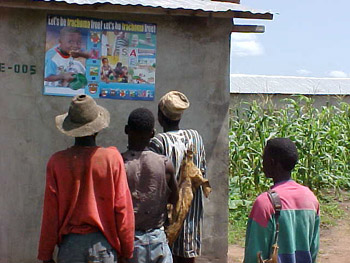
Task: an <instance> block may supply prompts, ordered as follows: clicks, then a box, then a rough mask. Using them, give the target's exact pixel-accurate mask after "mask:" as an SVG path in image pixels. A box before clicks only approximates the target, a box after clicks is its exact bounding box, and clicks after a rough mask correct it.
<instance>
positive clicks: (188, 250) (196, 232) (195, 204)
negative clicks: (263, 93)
mask: <svg viewBox="0 0 350 263" xmlns="http://www.w3.org/2000/svg"><path fill="white" fill-rule="evenodd" d="M150 149H151V150H152V151H154V152H156V153H159V154H163V155H165V156H167V157H168V158H169V159H170V160H172V162H173V165H174V168H175V175H176V178H177V179H178V178H179V176H180V167H181V162H182V160H183V158H184V155H185V153H186V152H187V150H188V149H191V150H193V152H194V154H193V162H194V164H195V165H196V166H197V167H198V168H199V169H201V171H202V173H203V177H206V161H205V150H204V145H203V140H202V137H201V136H200V135H199V134H198V132H197V131H195V130H178V131H170V132H166V133H159V134H157V135H156V136H155V137H154V138H152V140H151V143H150ZM202 196H203V195H202V190H201V188H199V189H198V190H197V192H196V193H195V195H194V198H193V201H192V205H191V207H190V210H189V213H188V215H187V218H186V219H185V222H184V225H183V227H182V230H181V233H180V235H179V237H178V239H177V240H176V241H175V243H174V245H173V248H172V252H173V254H174V255H176V256H180V257H186V258H190V257H197V256H199V255H200V253H201V219H202V218H203V200H202Z"/></svg>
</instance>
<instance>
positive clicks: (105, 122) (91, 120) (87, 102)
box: [55, 95, 110, 137]
mask: <svg viewBox="0 0 350 263" xmlns="http://www.w3.org/2000/svg"><path fill="white" fill-rule="evenodd" d="M55 121H56V127H57V129H58V130H59V131H60V132H62V133H64V134H65V135H68V136H72V137H84V136H90V135H93V134H95V133H97V132H99V131H101V130H102V129H104V128H107V127H108V126H109V122H110V115H109V112H108V110H107V109H105V108H104V107H101V106H99V105H97V104H96V102H95V101H94V99H93V98H91V97H90V96H88V95H77V96H75V97H74V98H73V99H72V102H71V105H70V107H69V111H68V112H67V113H65V114H62V115H58V116H56V119H55Z"/></svg>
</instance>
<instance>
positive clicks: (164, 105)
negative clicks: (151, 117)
mask: <svg viewBox="0 0 350 263" xmlns="http://www.w3.org/2000/svg"><path fill="white" fill-rule="evenodd" d="M189 106H190V102H189V100H188V99H187V97H186V95H185V94H183V93H181V92H180V91H176V90H173V91H170V92H168V93H167V94H165V95H164V96H163V97H162V98H161V99H160V100H159V104H158V107H159V110H160V111H161V112H162V113H163V114H164V116H165V117H167V118H168V119H170V120H173V121H177V120H180V119H181V116H182V113H183V112H184V111H185V110H186V109H187V108H188V107H189Z"/></svg>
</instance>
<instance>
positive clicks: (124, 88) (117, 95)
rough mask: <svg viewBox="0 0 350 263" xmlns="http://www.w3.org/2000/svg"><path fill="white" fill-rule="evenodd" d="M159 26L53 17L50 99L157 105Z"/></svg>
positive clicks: (50, 25) (48, 58)
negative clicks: (80, 96)
mask: <svg viewBox="0 0 350 263" xmlns="http://www.w3.org/2000/svg"><path fill="white" fill-rule="evenodd" d="M156 34H157V26H156V25H155V24H146V23H139V22H126V21H111V20H103V19H95V18H86V17H68V16H60V15H48V16H47V26H46V46H45V48H46V54H45V72H44V90H43V94H44V95H54V96H75V95H77V94H87V95H90V96H92V97H94V98H109V99H123V100H151V101H152V100H154V93H155V72H156Z"/></svg>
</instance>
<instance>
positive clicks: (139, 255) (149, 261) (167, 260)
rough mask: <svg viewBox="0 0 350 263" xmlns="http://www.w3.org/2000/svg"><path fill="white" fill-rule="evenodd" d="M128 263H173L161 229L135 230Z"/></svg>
mask: <svg viewBox="0 0 350 263" xmlns="http://www.w3.org/2000/svg"><path fill="white" fill-rule="evenodd" d="M128 262H129V263H173V257H172V255H171V251H170V248H169V245H168V241H167V239H166V235H165V232H164V230H163V229H152V230H150V231H146V232H145V231H135V241H134V254H133V257H132V258H131V259H129V260H128Z"/></svg>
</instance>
